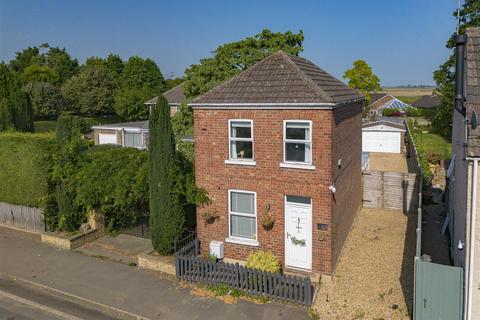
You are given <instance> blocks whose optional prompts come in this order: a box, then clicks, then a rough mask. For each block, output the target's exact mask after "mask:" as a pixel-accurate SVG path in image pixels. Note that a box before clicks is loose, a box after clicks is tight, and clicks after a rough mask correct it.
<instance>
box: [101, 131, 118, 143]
mask: <svg viewBox="0 0 480 320" xmlns="http://www.w3.org/2000/svg"><path fill="white" fill-rule="evenodd" d="M98 144H117V135H116V134H110V133H99V134H98Z"/></svg>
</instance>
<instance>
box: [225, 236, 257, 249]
mask: <svg viewBox="0 0 480 320" xmlns="http://www.w3.org/2000/svg"><path fill="white" fill-rule="evenodd" d="M225 242H228V243H235V244H243V245H246V246H252V247H258V246H259V245H260V243H259V242H258V241H257V240H253V239H252V240H251V239H241V238H233V237H228V238H226V239H225Z"/></svg>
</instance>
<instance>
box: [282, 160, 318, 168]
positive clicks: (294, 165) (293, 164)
mask: <svg viewBox="0 0 480 320" xmlns="http://www.w3.org/2000/svg"><path fill="white" fill-rule="evenodd" d="M280 168H291V169H302V170H315V166H314V165H311V164H301V163H285V162H280Z"/></svg>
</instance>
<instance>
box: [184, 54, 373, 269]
mask: <svg viewBox="0 0 480 320" xmlns="http://www.w3.org/2000/svg"><path fill="white" fill-rule="evenodd" d="M363 99H364V98H363V96H362V95H360V94H359V93H357V92H355V91H353V90H352V89H350V88H349V87H347V86H346V85H345V84H343V83H342V82H340V81H339V80H337V79H335V78H334V77H333V76H331V75H329V74H328V73H326V72H325V71H323V70H322V69H320V68H319V67H317V66H316V65H315V64H313V63H312V62H310V61H308V60H306V59H303V58H300V57H296V56H289V55H287V54H285V53H283V52H281V51H279V52H277V53H275V54H273V55H271V56H269V57H267V58H266V59H264V60H262V61H261V62H259V63H257V64H255V65H254V66H252V67H250V68H249V69H247V70H246V71H244V72H242V73H241V74H239V75H238V76H236V77H234V78H232V79H231V80H229V81H227V82H225V83H223V84H221V85H219V86H218V87H216V88H214V89H212V90H211V91H209V92H207V93H205V94H204V95H203V96H200V97H198V98H196V99H195V100H194V101H192V103H191V104H190V106H191V107H192V108H193V110H194V123H195V125H194V130H195V131H194V136H195V168H196V182H197V185H198V186H199V187H203V188H205V189H206V190H207V192H208V194H209V197H210V199H211V203H209V204H208V205H206V206H203V207H200V208H198V210H197V228H198V236H199V239H200V241H201V246H202V252H208V250H209V244H210V242H211V241H212V240H216V241H221V242H223V244H224V253H225V258H229V259H236V260H244V259H245V258H246V257H247V255H248V254H249V253H250V252H251V251H252V250H268V251H272V252H273V253H274V254H275V255H276V256H278V257H279V258H280V259H281V261H282V263H283V265H284V268H285V269H286V270H298V271H305V272H309V273H316V274H318V273H320V272H322V273H328V274H331V273H332V272H333V270H334V268H335V265H336V262H337V260H338V258H339V255H340V253H341V250H342V247H343V244H344V242H345V239H346V237H347V235H348V233H349V231H350V228H351V225H352V223H353V220H354V218H355V216H356V214H357V211H358V210H359V208H360V206H361V194H362V192H361V153H362V123H361V110H362V104H363ZM207 215H210V216H211V215H214V216H216V218H215V219H214V220H213V222H212V219H206V216H207ZM265 220H270V221H272V220H273V221H274V224H273V227H271V226H268V223H266V222H267V221H265ZM264 225H265V226H264Z"/></svg>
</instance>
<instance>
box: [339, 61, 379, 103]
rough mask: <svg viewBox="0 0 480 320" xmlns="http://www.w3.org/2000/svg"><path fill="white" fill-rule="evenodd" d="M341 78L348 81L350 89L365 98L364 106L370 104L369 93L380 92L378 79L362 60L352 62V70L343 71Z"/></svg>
mask: <svg viewBox="0 0 480 320" xmlns="http://www.w3.org/2000/svg"><path fill="white" fill-rule="evenodd" d="M343 78H344V79H348V86H349V87H350V88H352V89H355V90H358V91H360V92H361V93H362V94H363V95H364V96H365V106H367V105H368V103H369V102H370V99H371V96H370V92H372V91H379V90H381V88H380V79H379V78H378V77H377V76H376V75H375V74H374V73H373V71H372V68H371V67H370V66H369V65H368V63H367V62H365V61H364V60H356V61H354V62H353V68H352V69H348V70H347V71H345V73H344V75H343Z"/></svg>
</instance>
